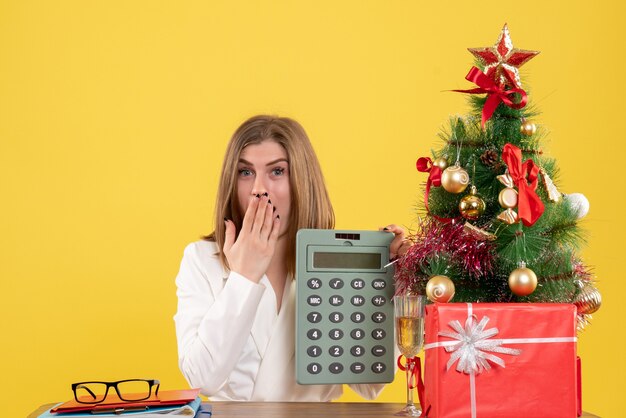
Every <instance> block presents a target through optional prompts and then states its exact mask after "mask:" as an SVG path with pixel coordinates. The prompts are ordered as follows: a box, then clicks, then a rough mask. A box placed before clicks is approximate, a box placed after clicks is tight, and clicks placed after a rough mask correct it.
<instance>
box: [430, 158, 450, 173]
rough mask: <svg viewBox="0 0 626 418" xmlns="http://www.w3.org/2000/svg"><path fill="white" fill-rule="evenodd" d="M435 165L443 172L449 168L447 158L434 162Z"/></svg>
mask: <svg viewBox="0 0 626 418" xmlns="http://www.w3.org/2000/svg"><path fill="white" fill-rule="evenodd" d="M433 165H434V166H436V167H439V168H440V169H441V171H443V170H445V169H446V168H448V159H447V158H446V157H439V158H437V159H436V160H435V161H433Z"/></svg>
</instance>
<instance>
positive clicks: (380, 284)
mask: <svg viewBox="0 0 626 418" xmlns="http://www.w3.org/2000/svg"><path fill="white" fill-rule="evenodd" d="M372 287H373V288H374V289H376V290H383V289H384V288H385V287H387V282H386V281H384V280H383V279H376V280H374V281H373V282H372Z"/></svg>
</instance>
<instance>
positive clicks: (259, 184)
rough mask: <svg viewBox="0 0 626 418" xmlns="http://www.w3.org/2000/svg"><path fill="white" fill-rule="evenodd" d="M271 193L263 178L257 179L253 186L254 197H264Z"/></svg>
mask: <svg viewBox="0 0 626 418" xmlns="http://www.w3.org/2000/svg"><path fill="white" fill-rule="evenodd" d="M266 193H269V190H268V188H267V186H266V185H265V182H264V181H263V179H262V178H259V177H257V178H256V179H255V181H254V185H253V186H252V194H253V195H257V194H258V195H263V194H266Z"/></svg>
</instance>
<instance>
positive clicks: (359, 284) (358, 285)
mask: <svg viewBox="0 0 626 418" xmlns="http://www.w3.org/2000/svg"><path fill="white" fill-rule="evenodd" d="M350 285H351V286H352V288H353V289H356V290H359V289H363V288H364V287H365V281H363V279H354V280H352V283H350Z"/></svg>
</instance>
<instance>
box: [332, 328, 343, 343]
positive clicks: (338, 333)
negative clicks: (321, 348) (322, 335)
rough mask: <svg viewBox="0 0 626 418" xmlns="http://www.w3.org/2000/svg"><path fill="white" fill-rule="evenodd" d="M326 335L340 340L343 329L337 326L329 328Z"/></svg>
mask: <svg viewBox="0 0 626 418" xmlns="http://www.w3.org/2000/svg"><path fill="white" fill-rule="evenodd" d="M328 336H329V337H330V338H332V339H333V340H340V339H342V338H343V331H342V330H340V329H337V328H335V329H331V330H330V332H329V333H328Z"/></svg>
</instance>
